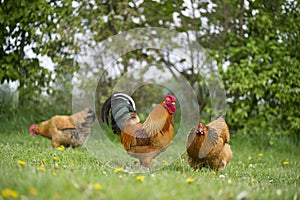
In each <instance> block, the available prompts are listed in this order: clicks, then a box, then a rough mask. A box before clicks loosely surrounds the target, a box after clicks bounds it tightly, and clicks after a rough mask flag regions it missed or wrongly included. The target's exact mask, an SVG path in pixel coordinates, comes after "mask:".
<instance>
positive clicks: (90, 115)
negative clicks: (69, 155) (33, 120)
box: [29, 108, 96, 147]
mask: <svg viewBox="0 0 300 200" xmlns="http://www.w3.org/2000/svg"><path fill="white" fill-rule="evenodd" d="M95 118H96V116H95V114H94V112H93V111H92V109H90V108H85V109H84V110H82V111H81V112H78V113H75V114H73V115H71V116H60V115H56V116H54V117H52V118H51V119H49V120H48V121H44V122H41V123H40V124H32V125H31V126H30V129H29V131H30V134H31V135H32V136H38V135H41V136H43V137H46V138H48V139H51V140H52V141H51V145H52V146H53V147H58V146H60V145H64V146H65V147H70V146H71V147H78V146H82V145H83V144H84V143H85V141H86V139H87V137H88V136H89V135H90V132H91V128H92V124H93V122H94V121H95Z"/></svg>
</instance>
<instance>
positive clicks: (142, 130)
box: [101, 93, 176, 170]
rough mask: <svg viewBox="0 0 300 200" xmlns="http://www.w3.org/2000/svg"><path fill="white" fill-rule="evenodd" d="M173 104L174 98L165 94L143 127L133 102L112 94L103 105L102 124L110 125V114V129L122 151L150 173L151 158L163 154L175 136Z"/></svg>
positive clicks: (125, 95)
mask: <svg viewBox="0 0 300 200" xmlns="http://www.w3.org/2000/svg"><path fill="white" fill-rule="evenodd" d="M175 102H176V98H175V97H174V96H172V95H167V96H166V97H165V99H164V101H162V102H161V103H160V104H158V105H156V106H155V107H154V108H153V110H152V112H151V113H150V114H149V116H148V117H147V118H146V120H145V122H144V123H143V124H142V123H140V119H139V117H138V115H137V113H136V108H135V102H134V101H133V99H132V98H131V97H130V96H128V95H127V94H124V93H114V94H113V95H112V96H110V97H109V98H108V99H107V100H106V101H105V103H104V105H103V108H102V113H101V115H102V121H103V122H105V123H106V124H109V121H108V117H109V115H111V124H112V130H113V132H114V133H115V134H117V135H119V136H120V141H121V143H122V145H123V147H124V149H125V150H126V151H127V153H128V154H129V155H130V156H132V157H134V158H137V159H139V161H140V164H141V166H144V167H146V168H147V170H149V169H150V165H151V161H152V159H154V158H155V157H156V156H158V155H159V154H160V153H161V152H163V151H165V150H166V148H167V147H168V145H169V144H170V142H171V141H172V139H173V137H174V121H173V114H174V113H175V111H176V106H175Z"/></svg>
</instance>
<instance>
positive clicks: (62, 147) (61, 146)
mask: <svg viewBox="0 0 300 200" xmlns="http://www.w3.org/2000/svg"><path fill="white" fill-rule="evenodd" d="M64 148H65V147H64V146H63V145H60V146H59V147H57V148H56V149H57V150H58V151H62V150H64Z"/></svg>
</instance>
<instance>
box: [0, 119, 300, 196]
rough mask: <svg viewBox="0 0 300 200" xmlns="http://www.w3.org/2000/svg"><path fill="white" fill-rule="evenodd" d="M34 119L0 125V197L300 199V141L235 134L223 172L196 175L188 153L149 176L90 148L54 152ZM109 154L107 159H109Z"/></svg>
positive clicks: (201, 172)
mask: <svg viewBox="0 0 300 200" xmlns="http://www.w3.org/2000/svg"><path fill="white" fill-rule="evenodd" d="M30 121H31V119H29V118H27V119H25V118H20V119H18V120H7V121H4V122H3V121H2V122H1V126H0V152H1V153H0V177H1V181H0V191H1V196H0V199H7V198H8V199H10V198H11V199H13V198H18V199H300V180H299V179H300V156H299V142H298V141H296V139H294V141H293V140H292V139H288V138H284V137H282V138H278V139H277V140H276V143H275V144H274V145H272V146H270V145H268V141H267V140H266V139H264V137H263V134H261V136H260V137H251V138H250V137H248V136H243V135H239V134H232V138H231V144H232V150H233V153H234V155H233V159H232V161H231V163H230V164H229V165H228V167H227V168H226V169H225V170H223V171H218V172H214V171H211V170H208V169H204V170H201V171H194V170H193V169H191V168H190V167H189V166H188V165H187V162H186V159H185V154H182V155H181V156H178V159H177V160H176V161H175V162H173V163H168V164H166V165H167V166H166V167H164V168H162V169H160V170H158V171H152V172H150V173H144V174H135V173H126V172H123V171H118V170H115V169H112V168H110V167H109V166H107V164H106V163H105V162H103V160H105V159H107V158H103V159H101V158H100V157H94V156H93V155H92V154H91V153H90V152H89V151H88V150H87V148H85V147H81V148H77V149H53V148H52V147H51V146H50V140H47V139H45V138H42V137H35V138H33V137H32V136H30V134H29V132H28V127H29V125H30ZM107 156H109V155H107Z"/></svg>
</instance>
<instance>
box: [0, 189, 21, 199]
mask: <svg viewBox="0 0 300 200" xmlns="http://www.w3.org/2000/svg"><path fill="white" fill-rule="evenodd" d="M1 195H2V197H4V198H9V197H12V198H18V197H19V194H18V193H17V192H16V191H14V190H11V189H5V190H2V191H1Z"/></svg>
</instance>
